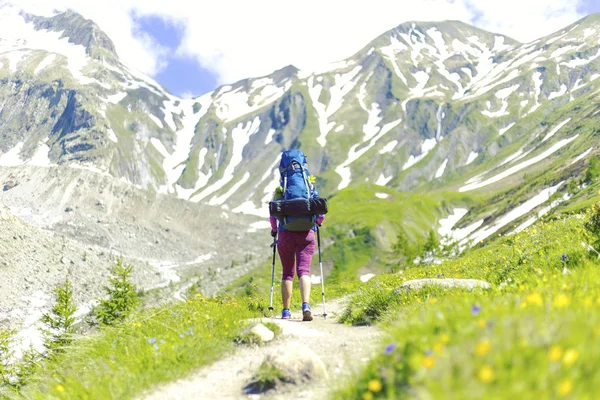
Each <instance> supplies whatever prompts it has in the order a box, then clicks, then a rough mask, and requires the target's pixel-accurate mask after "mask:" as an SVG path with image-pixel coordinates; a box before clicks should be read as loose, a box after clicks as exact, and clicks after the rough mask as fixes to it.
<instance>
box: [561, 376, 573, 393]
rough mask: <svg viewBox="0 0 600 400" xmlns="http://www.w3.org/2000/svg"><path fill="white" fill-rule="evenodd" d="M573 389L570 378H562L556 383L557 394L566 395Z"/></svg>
mask: <svg viewBox="0 0 600 400" xmlns="http://www.w3.org/2000/svg"><path fill="white" fill-rule="evenodd" d="M572 391H573V381H571V380H570V379H568V378H567V379H564V380H562V381H561V382H560V383H559V384H558V395H559V396H563V397H564V396H567V395H568V394H569V393H571V392H572Z"/></svg>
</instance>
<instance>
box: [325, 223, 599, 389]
mask: <svg viewBox="0 0 600 400" xmlns="http://www.w3.org/2000/svg"><path fill="white" fill-rule="evenodd" d="M588 241H589V238H588V236H587V232H586V231H585V229H584V227H583V218H581V216H579V215H574V216H571V217H568V218H564V219H556V220H550V221H542V222H540V223H538V224H537V225H535V226H533V227H532V228H529V229H528V230H526V231H524V232H522V233H520V234H516V235H511V236H508V237H504V238H501V239H499V240H497V241H496V242H494V243H492V244H490V245H487V246H485V247H481V248H476V249H473V250H472V251H469V252H467V253H466V254H465V255H463V256H462V257H460V258H458V259H456V260H453V261H448V262H445V263H443V264H441V265H437V266H431V267H426V268H417V267H415V268H410V269H408V270H406V271H405V272H404V273H403V274H395V275H384V276H379V277H377V278H374V279H373V280H372V282H371V281H370V282H369V283H368V284H367V285H364V286H363V287H362V288H361V289H360V290H359V291H358V292H357V293H356V294H355V296H354V297H353V298H352V299H351V301H350V302H349V307H348V308H347V309H346V311H345V313H344V315H343V319H344V321H345V322H346V323H354V324H365V323H376V322H379V323H382V326H383V327H384V329H386V330H387V331H388V332H389V334H390V337H391V340H390V341H389V342H385V343H382V344H381V347H380V353H379V354H376V355H375V357H374V359H373V361H372V362H371V363H370V364H369V365H368V366H367V367H366V368H365V369H364V370H363V372H362V373H361V374H360V375H359V376H357V377H355V379H354V380H353V381H352V382H349V385H348V386H347V387H346V388H345V389H343V390H341V391H339V392H337V393H336V394H335V395H334V396H333V397H334V398H343V399H347V398H356V399H361V398H362V399H372V398H389V399H395V398H435V399H438V398H460V399H480V398H486V399H504V398H511V397H514V398H544V399H546V398H563V397H565V398H573V399H575V398H577V399H592V398H594V395H593V393H595V388H596V387H597V386H598V384H600V372H598V371H599V369H598V366H599V365H600V359H599V358H598V357H597V346H598V340H600V339H599V337H600V313H599V312H598V307H600V285H598V282H599V278H600V271H599V270H598V266H597V265H598V259H597V257H596V255H592V254H590V253H589V252H588V250H587V249H586V248H585V247H584V246H583V245H582V243H586V242H588ZM563 255H565V256H566V261H565V265H566V267H567V268H568V270H569V273H567V274H563ZM442 274H443V277H446V278H449V277H456V278H479V279H484V280H487V281H488V282H490V283H492V285H493V288H492V289H491V290H475V291H472V292H469V291H466V290H456V289H454V290H452V289H441V288H426V289H423V290H410V291H406V290H403V289H399V288H398V287H399V285H400V284H401V283H402V282H404V281H406V280H410V279H415V278H425V277H433V278H435V277H442Z"/></svg>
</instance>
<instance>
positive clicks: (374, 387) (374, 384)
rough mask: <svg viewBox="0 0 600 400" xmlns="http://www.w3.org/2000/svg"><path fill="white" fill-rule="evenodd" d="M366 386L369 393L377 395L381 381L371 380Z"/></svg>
mask: <svg viewBox="0 0 600 400" xmlns="http://www.w3.org/2000/svg"><path fill="white" fill-rule="evenodd" d="M367 386H368V388H369V390H370V391H371V392H374V393H377V392H379V391H381V381H380V380H379V379H371V380H370V381H369V384H368V385H367Z"/></svg>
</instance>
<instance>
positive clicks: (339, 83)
mask: <svg viewBox="0 0 600 400" xmlns="http://www.w3.org/2000/svg"><path fill="white" fill-rule="evenodd" d="M361 68H362V67H360V66H357V67H355V68H354V69H352V71H350V72H347V73H344V74H336V75H335V77H334V79H335V84H334V85H333V86H331V87H330V88H329V95H330V99H329V104H327V105H325V104H323V103H321V102H319V97H320V95H321V91H322V90H323V85H321V84H315V83H314V77H313V76H311V77H310V78H309V80H308V94H309V96H310V99H311V101H312V103H313V107H314V108H315V110H316V111H317V116H318V120H319V132H320V135H319V137H318V138H317V142H318V143H319V144H320V145H321V147H325V145H326V144H327V135H328V134H329V132H330V131H331V129H333V127H334V126H335V122H334V121H332V122H329V118H331V117H332V116H333V114H335V113H336V112H337V111H338V110H339V109H340V108H341V107H342V104H343V102H344V98H345V97H346V95H347V94H348V93H350V91H352V89H354V87H355V86H356V84H357V81H355V80H354V79H355V78H356V77H357V76H358V74H359V72H360V70H361Z"/></svg>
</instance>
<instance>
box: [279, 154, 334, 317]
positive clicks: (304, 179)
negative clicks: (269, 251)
mask: <svg viewBox="0 0 600 400" xmlns="http://www.w3.org/2000/svg"><path fill="white" fill-rule="evenodd" d="M294 161H296V162H294ZM305 165H306V157H305V156H304V154H303V153H302V152H301V151H300V150H297V149H294V150H288V151H286V152H284V153H283V155H282V160H281V164H280V171H281V172H282V182H281V184H282V186H280V187H278V188H277V190H276V191H275V195H274V200H278V199H284V198H285V199H290V198H300V197H301V196H300V195H299V194H298V192H296V193H294V192H295V190H296V189H300V192H302V191H303V192H302V193H303V195H302V197H304V198H306V196H304V195H307V196H308V197H309V198H319V193H318V191H317V190H316V189H315V187H314V182H315V177H314V176H310V175H308V171H307V170H306V167H305ZM294 176H297V177H298V178H297V179H295V178H294ZM307 185H308V187H306V186H307ZM300 186H303V187H300ZM284 188H285V189H284ZM324 219H325V216H324V215H314V216H308V217H277V218H276V217H273V216H271V217H270V222H271V236H272V237H273V238H277V248H278V252H279V258H280V259H281V264H282V268H283V277H282V280H281V297H282V300H283V310H282V312H281V318H282V319H289V318H291V316H292V314H291V312H290V303H291V300H292V288H293V280H294V270H295V271H296V274H297V275H298V280H299V281H300V294H301V296H302V320H303V321H312V313H311V309H310V304H309V300H310V285H311V280H310V265H311V261H312V256H313V253H314V252H315V248H316V240H315V231H316V230H317V225H318V226H321V224H322V223H323V220H324Z"/></svg>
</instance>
